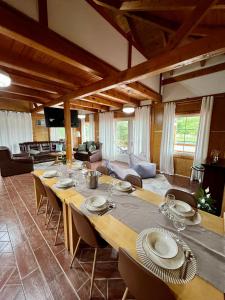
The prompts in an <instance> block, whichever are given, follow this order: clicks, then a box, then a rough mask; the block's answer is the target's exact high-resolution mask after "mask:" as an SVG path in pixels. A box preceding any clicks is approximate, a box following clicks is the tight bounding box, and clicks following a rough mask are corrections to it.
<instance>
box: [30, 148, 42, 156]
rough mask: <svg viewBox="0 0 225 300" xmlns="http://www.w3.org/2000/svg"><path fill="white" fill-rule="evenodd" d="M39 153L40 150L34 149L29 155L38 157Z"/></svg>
mask: <svg viewBox="0 0 225 300" xmlns="http://www.w3.org/2000/svg"><path fill="white" fill-rule="evenodd" d="M39 153H40V151H38V150H34V149H30V150H29V154H31V155H37V154H39Z"/></svg>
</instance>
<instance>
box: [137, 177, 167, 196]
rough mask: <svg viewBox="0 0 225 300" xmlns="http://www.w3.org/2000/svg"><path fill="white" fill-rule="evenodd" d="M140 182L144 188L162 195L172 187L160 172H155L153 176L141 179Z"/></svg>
mask: <svg viewBox="0 0 225 300" xmlns="http://www.w3.org/2000/svg"><path fill="white" fill-rule="evenodd" d="M142 182H143V188H144V189H145V190H149V191H151V192H154V193H156V194H159V195H162V196H164V195H165V194H166V192H167V191H168V190H169V189H171V188H172V185H171V184H170V183H169V182H168V181H167V179H166V177H165V176H164V175H162V174H157V175H156V177H154V178H148V179H143V180H142Z"/></svg>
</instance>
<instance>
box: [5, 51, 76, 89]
mask: <svg viewBox="0 0 225 300" xmlns="http://www.w3.org/2000/svg"><path fill="white" fill-rule="evenodd" d="M0 66H4V67H7V68H11V69H14V70H18V71H21V72H23V73H26V74H30V75H33V76H37V77H39V78H42V79H46V80H49V81H53V82H56V83H59V84H62V85H64V86H65V87H68V88H70V89H76V88H78V86H79V85H76V84H75V83H72V82H71V76H69V75H65V74H63V73H62V72H60V71H58V70H52V69H49V68H46V65H44V64H36V63H32V62H30V61H28V60H26V59H24V58H22V57H10V56H9V55H7V53H5V52H3V51H2V50H1V49H0Z"/></svg>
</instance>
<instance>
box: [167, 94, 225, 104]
mask: <svg viewBox="0 0 225 300" xmlns="http://www.w3.org/2000/svg"><path fill="white" fill-rule="evenodd" d="M208 96H214V97H218V98H219V97H222V96H225V93H218V94H210V95H204V96H198V97H193V98H184V99H179V100H175V101H168V102H178V103H179V102H185V101H186V102H194V101H195V102H197V101H199V100H202V98H203V97H208ZM168 102H163V103H168Z"/></svg>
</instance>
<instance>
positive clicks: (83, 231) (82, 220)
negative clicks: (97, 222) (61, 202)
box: [70, 203, 100, 247]
mask: <svg viewBox="0 0 225 300" xmlns="http://www.w3.org/2000/svg"><path fill="white" fill-rule="evenodd" d="M70 207H71V211H72V216H73V222H74V225H75V227H76V230H77V233H78V234H79V236H80V237H81V239H82V240H83V241H85V242H86V243H87V244H88V245H89V246H91V247H99V246H100V238H99V234H98V232H97V231H96V230H95V229H94V227H93V226H92V224H91V222H90V221H89V220H88V218H87V217H86V216H85V215H84V214H83V213H82V212H81V211H80V210H79V209H77V208H76V207H75V206H74V205H73V204H72V203H70Z"/></svg>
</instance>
